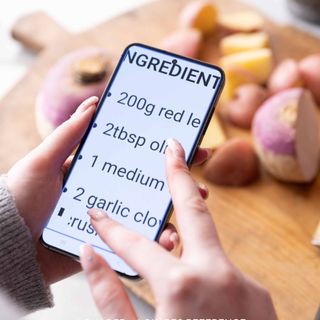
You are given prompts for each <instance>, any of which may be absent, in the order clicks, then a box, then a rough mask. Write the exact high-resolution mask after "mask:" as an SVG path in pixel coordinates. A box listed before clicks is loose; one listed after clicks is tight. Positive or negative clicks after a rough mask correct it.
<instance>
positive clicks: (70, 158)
mask: <svg viewBox="0 0 320 320" xmlns="http://www.w3.org/2000/svg"><path fill="white" fill-rule="evenodd" d="M73 158H74V155H72V156H69V157H68V159H67V160H66V161H65V162H64V164H63V166H62V168H61V170H62V174H63V176H65V175H66V173H67V172H68V170H69V168H70V165H71V163H72V161H73Z"/></svg>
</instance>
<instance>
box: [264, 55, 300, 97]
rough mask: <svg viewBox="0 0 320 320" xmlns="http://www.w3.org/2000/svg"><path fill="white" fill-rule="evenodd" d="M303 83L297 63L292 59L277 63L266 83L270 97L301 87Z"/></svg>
mask: <svg viewBox="0 0 320 320" xmlns="http://www.w3.org/2000/svg"><path fill="white" fill-rule="evenodd" d="M302 86H303V81H302V76H301V73H300V70H299V65H298V63H297V62H296V61H295V60H293V59H285V60H283V61H282V62H281V63H279V64H278V65H277V66H276V67H275V69H274V70H273V72H272V73H271V76H270V78H269V81H268V89H269V93H270V94H271V95H273V94H275V93H277V92H280V91H283V90H286V89H289V88H293V87H302Z"/></svg>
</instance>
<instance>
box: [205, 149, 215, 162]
mask: <svg viewBox="0 0 320 320" xmlns="http://www.w3.org/2000/svg"><path fill="white" fill-rule="evenodd" d="M206 150H207V160H208V159H210V158H211V156H212V154H213V151H212V149H206Z"/></svg>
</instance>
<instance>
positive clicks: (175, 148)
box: [166, 138, 184, 159]
mask: <svg viewBox="0 0 320 320" xmlns="http://www.w3.org/2000/svg"><path fill="white" fill-rule="evenodd" d="M166 142H167V145H168V148H169V150H170V151H171V152H172V154H173V155H174V156H175V157H176V158H180V159H181V158H183V159H184V151H183V148H182V146H181V144H180V143H179V142H178V141H177V140H175V139H173V138H169V139H167V141H166Z"/></svg>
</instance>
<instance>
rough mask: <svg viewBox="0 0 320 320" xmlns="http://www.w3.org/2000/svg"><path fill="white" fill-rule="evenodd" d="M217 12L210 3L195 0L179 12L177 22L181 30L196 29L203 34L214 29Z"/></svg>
mask: <svg viewBox="0 0 320 320" xmlns="http://www.w3.org/2000/svg"><path fill="white" fill-rule="evenodd" d="M217 20H218V11H217V9H216V7H215V5H214V4H213V3H212V2H211V1H206V0H196V1H193V2H191V3H189V4H188V5H187V6H185V7H184V9H183V10H182V11H181V14H180V18H179V22H180V26H181V27H183V28H196V29H198V30H199V31H201V32H202V33H203V34H209V33H212V32H213V31H214V30H215V29H216V25H217Z"/></svg>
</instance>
